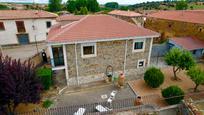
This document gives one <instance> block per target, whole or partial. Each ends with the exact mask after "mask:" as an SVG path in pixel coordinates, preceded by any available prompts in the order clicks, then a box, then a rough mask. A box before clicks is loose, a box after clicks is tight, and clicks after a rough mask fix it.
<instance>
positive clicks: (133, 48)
mask: <svg viewBox="0 0 204 115" xmlns="http://www.w3.org/2000/svg"><path fill="white" fill-rule="evenodd" d="M136 42H143V46H142V49H135V43H136ZM145 42H146V39H135V40H133V44H132V52H144V51H145Z"/></svg>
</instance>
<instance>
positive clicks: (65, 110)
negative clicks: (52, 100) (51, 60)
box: [16, 98, 157, 115]
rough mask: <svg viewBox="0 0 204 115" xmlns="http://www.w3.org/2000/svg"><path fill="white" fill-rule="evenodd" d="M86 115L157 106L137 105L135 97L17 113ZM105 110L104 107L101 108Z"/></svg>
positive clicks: (149, 110)
mask: <svg viewBox="0 0 204 115" xmlns="http://www.w3.org/2000/svg"><path fill="white" fill-rule="evenodd" d="M98 105H100V106H102V107H104V108H105V109H106V110H108V111H105V112H99V111H97V109H96V107H97V106H98ZM79 108H84V109H85V115H103V114H113V113H116V112H120V111H126V110H133V111H137V112H154V111H156V108H157V107H156V106H155V105H151V104H144V105H139V106H135V98H130V99H122V100H115V101H113V102H112V103H108V102H97V103H90V104H83V105H73V106H66V107H57V108H50V109H41V110H35V111H31V112H25V113H16V115H74V113H76V112H77V111H78V113H80V112H82V113H83V112H84V110H83V109H79ZM101 110H103V109H101Z"/></svg>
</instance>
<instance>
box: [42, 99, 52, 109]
mask: <svg viewBox="0 0 204 115" xmlns="http://www.w3.org/2000/svg"><path fill="white" fill-rule="evenodd" d="M52 104H53V101H51V100H48V99H47V100H45V101H44V102H43V107H44V108H49V107H50V106H51V105H52Z"/></svg>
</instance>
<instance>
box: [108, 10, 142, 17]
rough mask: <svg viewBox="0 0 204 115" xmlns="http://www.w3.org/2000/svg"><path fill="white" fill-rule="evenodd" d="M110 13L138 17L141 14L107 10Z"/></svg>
mask: <svg viewBox="0 0 204 115" xmlns="http://www.w3.org/2000/svg"><path fill="white" fill-rule="evenodd" d="M108 14H110V15H119V16H127V17H138V16H142V14H140V13H136V12H133V11H121V10H113V11H111V12H109V13H108Z"/></svg>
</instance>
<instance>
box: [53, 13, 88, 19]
mask: <svg viewBox="0 0 204 115" xmlns="http://www.w3.org/2000/svg"><path fill="white" fill-rule="evenodd" d="M83 17H85V16H84V15H70V14H66V15H62V16H59V17H57V19H56V20H57V21H78V20H80V19H82V18H83Z"/></svg>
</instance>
